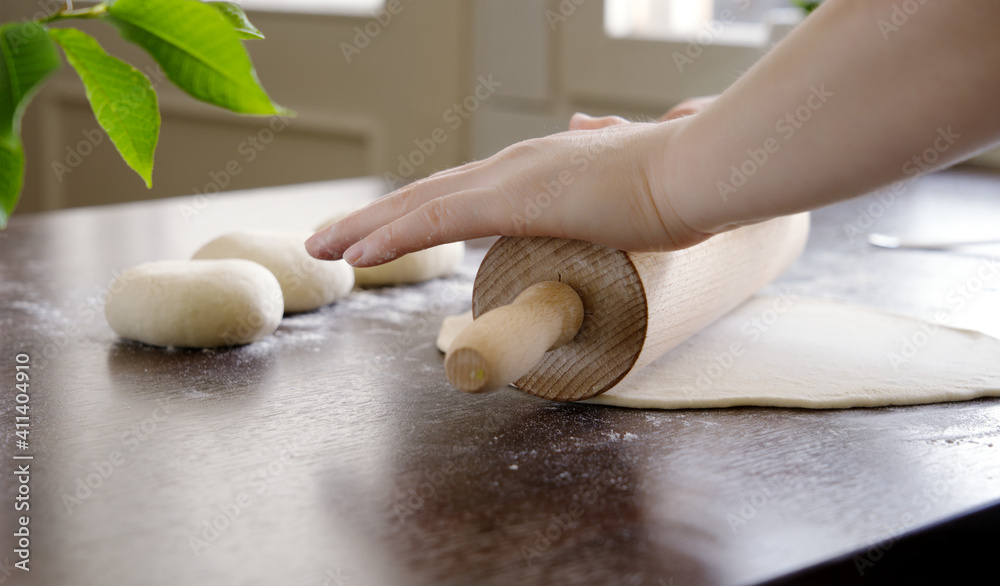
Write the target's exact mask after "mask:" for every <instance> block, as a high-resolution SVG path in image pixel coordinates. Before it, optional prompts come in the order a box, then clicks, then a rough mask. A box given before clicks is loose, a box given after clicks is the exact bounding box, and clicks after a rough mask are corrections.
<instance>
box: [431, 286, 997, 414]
mask: <svg viewBox="0 0 1000 586" xmlns="http://www.w3.org/2000/svg"><path fill="white" fill-rule="evenodd" d="M470 320H471V313H470V314H468V318H467V320H466V323H467V322H468V321H470ZM445 325H447V326H448V327H449V328H457V329H458V330H459V331H460V330H461V326H460V324H458V323H457V321H451V322H448V321H446V324H445ZM444 330H445V328H442V332H441V334H442V336H443V335H444V334H445V331H444ZM452 338H453V336H452ZM450 343H451V339H448V338H447V337H445V339H443V340H442V337H439V338H438V347H439V348H442V347H444V348H447V345H448V344H450ZM442 351H443V350H442ZM987 396H1000V340H998V339H996V338H993V337H990V336H987V335H985V334H982V333H979V332H973V331H969V330H960V329H956V328H950V327H946V326H942V325H940V324H937V323H933V322H925V321H921V320H918V319H915V318H910V317H905V316H902V315H895V314H892V313H888V312H884V311H880V310H876V309H871V308H867V307H860V306H855V305H848V304H844V303H837V302H831V301H820V300H815V299H804V298H793V297H755V298H753V299H751V300H750V301H748V302H747V303H745V304H743V305H741V306H740V307H738V308H737V309H735V310H733V311H732V312H730V313H729V314H727V315H726V316H724V317H722V318H721V319H720V320H719V321H717V322H715V323H714V324H712V325H711V326H709V327H708V328H706V329H704V330H702V331H701V332H700V333H698V334H697V335H696V336H694V337H692V338H691V339H689V340H687V341H686V342H684V343H683V344H681V345H680V346H678V347H676V348H674V349H673V350H671V351H670V352H668V353H667V354H666V355H664V356H662V357H661V358H659V359H658V360H656V361H654V362H653V363H651V364H650V365H649V366H647V367H646V368H644V369H641V370H639V371H637V372H633V373H630V374H629V375H628V376H627V377H626V378H625V379H623V380H622V381H621V382H620V383H619V384H618V385H616V386H615V387H614V388H613V389H611V390H610V391H608V392H606V393H604V394H603V395H600V396H598V397H595V398H593V399H590V400H588V401H586V402H588V403H597V404H603V405H616V406H620V407H635V408H654V409H682V408H704V407H733V406H738V405H758V406H777V407H805V408H811V409H832V408H846V407H876V406H883V405H912V404H919V403H935V402H941V401H962V400H968V399H975V398H978V397H987Z"/></svg>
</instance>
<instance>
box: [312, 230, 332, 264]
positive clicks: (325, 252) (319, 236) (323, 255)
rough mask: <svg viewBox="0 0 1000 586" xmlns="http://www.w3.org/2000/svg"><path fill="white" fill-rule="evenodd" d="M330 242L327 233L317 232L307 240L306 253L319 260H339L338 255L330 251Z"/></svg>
mask: <svg viewBox="0 0 1000 586" xmlns="http://www.w3.org/2000/svg"><path fill="white" fill-rule="evenodd" d="M329 242H330V240H329V238H327V237H326V233H325V232H317V233H315V234H313V235H312V236H310V237H309V238H308V239H307V240H306V252H308V253H309V254H310V255H311V256H313V257H315V258H318V259H328V260H337V255H336V254H333V251H332V250H330V245H329Z"/></svg>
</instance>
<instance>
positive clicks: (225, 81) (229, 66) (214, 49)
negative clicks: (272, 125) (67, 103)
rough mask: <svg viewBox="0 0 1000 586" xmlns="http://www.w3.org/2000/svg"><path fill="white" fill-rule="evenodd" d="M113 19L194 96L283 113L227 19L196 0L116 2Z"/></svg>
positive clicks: (237, 108) (244, 110)
mask: <svg viewBox="0 0 1000 586" xmlns="http://www.w3.org/2000/svg"><path fill="white" fill-rule="evenodd" d="M108 12H109V14H110V20H111V22H112V23H114V24H115V25H116V26H117V27H118V29H119V30H120V31H121V34H122V36H123V37H125V39H127V40H129V41H132V42H133V43H135V44H137V45H139V46H141V47H142V48H144V49H146V51H148V52H149V53H150V54H151V55H152V56H153V58H154V59H156V61H157V62H158V63H159V64H160V66H161V67H163V70H164V71H165V72H166V73H167V76H168V77H170V79H171V81H173V82H174V83H175V84H177V85H178V86H179V87H180V88H181V89H183V90H184V91H186V92H188V93H189V94H191V95H192V96H194V97H195V98H197V99H199V100H203V101H206V102H209V103H210V104H215V105H216V106H220V107H222V108H226V109H228V110H232V111H233V112H238V113H241V114H261V115H271V114H283V113H285V110H284V109H283V108H281V107H280V106H277V105H276V104H274V103H273V102H272V101H271V98H269V97H268V96H267V93H265V92H264V88H262V87H261V86H260V82H259V81H258V80H257V73H256V72H255V71H254V68H253V64H252V63H251V62H250V56H249V55H247V52H246V49H245V48H244V47H243V43H242V42H240V38H239V36H238V35H237V34H236V31H234V30H233V28H232V26H231V25H230V23H229V21H228V20H226V18H225V17H223V16H222V15H221V14H220V13H219V11H218V10H216V9H214V8H212V7H211V6H209V5H207V4H204V3H202V2H198V0H117V2H115V3H114V4H112V5H111V6H110V7H109V8H108Z"/></svg>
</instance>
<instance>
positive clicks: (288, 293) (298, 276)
mask: <svg viewBox="0 0 1000 586" xmlns="http://www.w3.org/2000/svg"><path fill="white" fill-rule="evenodd" d="M309 236H310V233H309V232H305V231H303V232H299V231H294V230H293V231H270V230H242V231H239V232H232V233H229V234H225V235H223V236H219V237H218V238H216V239H215V240H213V241H211V242H209V243H208V244H206V245H205V246H202V247H201V248H200V249H198V252H196V253H194V258H196V259H207V258H245V259H247V260H252V261H254V262H258V263H260V264H262V265H264V266H265V267H267V269H268V270H270V271H271V272H272V273H274V276H275V277H277V278H278V282H279V283H281V292H282V293H283V294H284V297H285V313H295V312H298V311H311V310H313V309H318V308H320V307H323V306H324V305H329V304H331V303H333V302H334V301H336V300H338V299H340V298H341V297H344V296H345V295H347V294H348V293H350V292H351V289H353V288H354V271H353V270H352V269H351V265H349V264H347V263H346V262H344V261H342V260H338V261H333V262H331V261H327V260H317V259H315V258H313V257H311V256H309V253H308V252H306V247H305V241H306V239H307V238H309Z"/></svg>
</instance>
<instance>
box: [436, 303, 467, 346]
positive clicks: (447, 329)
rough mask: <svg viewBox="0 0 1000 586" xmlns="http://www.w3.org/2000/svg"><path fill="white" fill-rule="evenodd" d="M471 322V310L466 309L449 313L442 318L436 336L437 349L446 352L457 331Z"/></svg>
mask: <svg viewBox="0 0 1000 586" xmlns="http://www.w3.org/2000/svg"><path fill="white" fill-rule="evenodd" d="M471 323H472V310H471V309H470V310H469V311H466V312H465V313H461V314H459V315H449V316H448V317H446V318H444V321H443V322H441V330H440V331H439V332H438V337H437V347H438V350H440V351H442V352H448V347H449V346H451V343H452V341H454V340H455V336H457V335H458V333H459V332H461V331H462V330H464V329H465V326H467V325H469V324H471Z"/></svg>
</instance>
